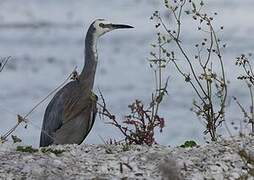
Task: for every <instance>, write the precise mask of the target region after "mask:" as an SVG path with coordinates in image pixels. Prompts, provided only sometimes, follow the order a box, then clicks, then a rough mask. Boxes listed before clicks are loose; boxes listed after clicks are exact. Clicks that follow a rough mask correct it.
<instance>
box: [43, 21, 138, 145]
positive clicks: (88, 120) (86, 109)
mask: <svg viewBox="0 0 254 180" xmlns="http://www.w3.org/2000/svg"><path fill="white" fill-rule="evenodd" d="M121 28H133V27H132V26H129V25H123V24H112V23H110V22H108V21H106V20H104V19H97V20H95V21H94V22H93V23H92V24H91V26H90V27H89V29H88V31H87V34H86V39H85V63H84V67H83V70H82V72H81V73H80V75H79V76H78V78H77V80H73V81H71V82H69V83H68V84H66V85H65V86H64V87H63V88H61V89H60V90H59V91H58V92H57V93H56V94H55V96H54V97H53V99H52V100H51V101H50V103H49V104H48V106H47V109H46V111H45V114H44V119H43V124H42V131H41V139H40V146H41V147H44V146H49V145H51V144H81V143H82V142H83V141H84V139H85V138H86V136H87V135H88V133H89V132H90V130H91V128H92V126H93V124H94V120H95V116H96V113H97V108H96V101H97V99H96V98H95V95H94V94H93V93H92V89H93V84H94V77H95V72H96V66H97V60H98V57H97V40H98V38H99V37H100V36H102V35H103V34H105V33H107V32H109V31H112V30H114V29H121Z"/></svg>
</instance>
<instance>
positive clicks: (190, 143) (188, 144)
mask: <svg viewBox="0 0 254 180" xmlns="http://www.w3.org/2000/svg"><path fill="white" fill-rule="evenodd" d="M196 146H197V143H196V142H195V141H193V140H190V141H185V142H184V144H182V145H180V147H182V148H192V147H196Z"/></svg>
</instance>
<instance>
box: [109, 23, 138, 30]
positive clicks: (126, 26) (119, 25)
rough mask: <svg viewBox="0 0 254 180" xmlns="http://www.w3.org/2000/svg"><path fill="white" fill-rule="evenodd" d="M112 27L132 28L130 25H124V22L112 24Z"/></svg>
mask: <svg viewBox="0 0 254 180" xmlns="http://www.w3.org/2000/svg"><path fill="white" fill-rule="evenodd" d="M112 27H113V28H114V29H126V28H134V27H132V26H129V25H125V24H112Z"/></svg>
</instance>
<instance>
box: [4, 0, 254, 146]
mask: <svg viewBox="0 0 254 180" xmlns="http://www.w3.org/2000/svg"><path fill="white" fill-rule="evenodd" d="M158 2H159V1H155V0H154V1H153V0H150V1H145V0H130V1H126V2H122V1H113V0H107V1H99V0H94V1H88V0H86V1H85V0H84V1H69V0H58V1H50V0H44V1H42V0H26V1H18V0H8V1H7V0H1V1H0V56H1V57H4V56H9V55H11V56H12V57H13V59H12V60H11V61H10V62H9V64H8V66H7V67H6V69H5V71H4V72H3V73H1V75H0V114H1V126H0V133H1V134H2V133H3V132H5V130H6V129H8V128H10V127H11V126H12V125H13V124H14V123H15V122H16V115H15V114H25V113H26V112H28V111H29V110H30V109H31V108H32V107H33V105H35V104H36V103H37V102H38V101H40V100H41V99H42V98H43V97H44V96H46V95H47V94H48V93H49V92H50V91H51V90H52V89H54V88H55V87H56V85H57V84H59V83H61V82H62V81H63V80H64V79H65V78H66V77H67V76H68V74H69V73H70V72H71V71H72V70H73V68H74V67H75V66H76V65H77V66H78V70H80V69H81V68H82V66H83V49H84V36H85V31H86V30H87V28H88V26H89V24H90V23H91V22H92V21H93V20H94V19H95V18H105V19H109V20H110V21H112V22H120V23H127V24H131V25H133V26H135V29H133V30H122V31H117V32H112V33H110V34H107V35H105V36H104V37H103V38H102V39H101V40H100V42H99V45H98V52H99V65H98V69H97V75H96V82H95V88H94V89H95V92H98V91H97V90H98V88H100V90H101V91H102V92H103V94H104V96H105V98H106V100H107V102H108V106H109V108H111V109H112V111H113V112H116V114H117V115H118V117H120V118H121V117H123V116H124V115H125V114H126V113H128V109H127V105H128V104H130V103H131V102H132V101H133V100H134V99H136V98H138V99H141V100H143V101H144V102H148V101H149V98H150V93H151V91H152V88H153V79H152V78H153V77H152V73H151V70H150V69H149V66H148V63H147V61H146V59H147V57H148V56H149V51H150V50H151V49H150V47H149V44H150V43H151V42H152V41H153V40H154V38H155V36H154V34H155V30H154V28H153V26H152V25H153V24H152V23H151V22H150V21H149V17H150V15H151V14H152V12H153V11H154V10H156V9H158V8H159V7H160V5H159V3H158ZM253 5H254V2H253V1H251V0H243V1H238V0H212V1H210V2H209V6H208V7H207V9H208V11H210V12H215V11H216V12H218V13H219V15H218V16H217V21H216V23H217V24H218V27H219V25H220V24H222V25H223V26H225V30H224V32H223V33H221V34H220V36H222V37H223V39H224V40H225V41H226V43H227V46H228V48H227V49H226V50H225V52H223V53H224V62H225V66H226V71H227V75H228V79H229V80H230V81H231V84H230V92H229V95H230V96H232V95H233V94H234V95H237V96H238V97H240V98H241V101H242V102H245V103H247V102H248V101H247V100H248V99H247V96H246V95H247V92H246V89H245V88H243V84H242V83H240V82H239V81H236V80H235V78H236V75H235V73H237V71H238V70H237V68H236V67H234V58H235V57H236V56H238V55H239V54H241V53H248V52H253V50H254V43H253V42H254V36H253V34H254V25H253V23H252V22H253V17H254V11H253V10H252V7H253ZM186 23H187V26H186V27H185V28H184V29H183V34H184V38H185V42H186V46H187V48H188V47H189V46H190V45H191V44H193V43H194V42H195V41H196V40H197V39H198V36H196V35H195V34H193V33H192V32H191V30H190V28H189V26H188V25H189V23H190V21H189V20H188V19H186ZM190 53H192V52H190ZM167 75H170V82H169V89H168V91H169V95H168V96H167V99H166V101H165V102H164V104H163V105H162V108H161V114H162V115H163V116H164V117H165V119H166V120H167V122H166V128H165V129H164V133H162V134H158V142H159V143H161V144H164V145H177V144H180V143H182V142H183V141H185V140H187V139H195V140H197V141H202V139H203V136H202V131H203V127H202V126H201V124H200V122H199V121H198V120H197V118H196V117H195V115H194V114H193V113H192V112H190V111H189V109H190V107H191V102H192V99H193V92H192V90H191V89H190V88H187V87H188V86H186V84H185V83H184V82H183V81H182V80H181V79H180V78H178V76H177V74H176V73H175V71H174V70H173V69H172V68H171V67H169V69H168V71H167ZM49 100H50V99H48V100H47V101H46V102H45V103H43V104H42V105H41V106H40V107H39V108H38V109H36V111H35V112H34V113H33V114H32V115H31V116H30V117H29V119H30V120H31V123H29V124H28V129H24V128H23V127H20V128H19V129H18V130H17V131H16V132H15V134H16V135H18V136H20V137H21V138H22V139H23V141H24V143H26V144H32V145H35V146H37V145H38V140H39V135H40V126H41V123H42V117H43V114H44V111H45V108H46V105H47V104H48V102H49ZM241 117H242V116H241V114H240V112H239V110H238V109H237V107H236V105H234V104H233V103H231V105H230V106H229V107H228V113H227V119H228V120H230V121H231V120H234V121H236V122H238V120H239V119H240V118H241ZM222 131H223V129H222ZM110 137H113V138H114V137H118V133H117V130H114V129H113V128H112V127H111V126H109V125H107V124H105V122H104V121H103V120H100V119H99V118H97V120H96V123H95V127H94V128H93V130H92V132H91V133H90V135H89V137H88V138H87V140H86V143H103V142H102V140H101V138H103V139H105V140H107V139H108V138H110Z"/></svg>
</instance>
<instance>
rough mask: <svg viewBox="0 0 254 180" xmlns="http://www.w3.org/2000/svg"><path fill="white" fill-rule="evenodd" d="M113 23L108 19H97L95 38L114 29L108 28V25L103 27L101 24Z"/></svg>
mask: <svg viewBox="0 0 254 180" xmlns="http://www.w3.org/2000/svg"><path fill="white" fill-rule="evenodd" d="M101 23H102V24H105V25H107V24H112V23H111V22H109V21H107V20H104V19H97V20H96V21H95V22H94V24H93V25H94V27H95V29H96V30H95V34H94V36H95V38H98V37H100V36H101V35H103V34H105V33H106V32H109V31H111V30H112V29H111V28H107V27H104V28H103V27H101V26H100V24H101Z"/></svg>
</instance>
